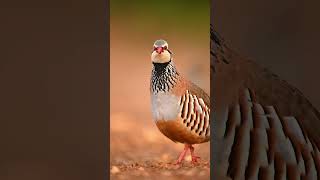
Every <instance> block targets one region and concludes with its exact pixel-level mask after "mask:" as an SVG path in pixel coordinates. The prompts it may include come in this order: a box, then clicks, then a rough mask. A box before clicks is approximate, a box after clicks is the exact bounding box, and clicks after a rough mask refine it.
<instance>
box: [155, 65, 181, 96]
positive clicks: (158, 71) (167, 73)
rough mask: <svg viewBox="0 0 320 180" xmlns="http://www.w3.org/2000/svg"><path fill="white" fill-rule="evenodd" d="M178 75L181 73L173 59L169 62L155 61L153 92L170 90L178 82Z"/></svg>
mask: <svg viewBox="0 0 320 180" xmlns="http://www.w3.org/2000/svg"><path fill="white" fill-rule="evenodd" d="M178 77H179V73H178V71H177V69H176V67H175V65H174V63H173V61H172V60H170V61H169V62H167V63H153V69H152V76H151V84H150V86H151V92H152V93H153V94H157V93H159V92H169V91H170V90H171V89H172V88H173V87H174V86H175V85H176V84H177V81H178Z"/></svg>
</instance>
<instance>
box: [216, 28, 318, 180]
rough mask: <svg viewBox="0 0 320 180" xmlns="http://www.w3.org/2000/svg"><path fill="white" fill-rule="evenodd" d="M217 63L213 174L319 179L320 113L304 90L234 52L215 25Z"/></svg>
mask: <svg viewBox="0 0 320 180" xmlns="http://www.w3.org/2000/svg"><path fill="white" fill-rule="evenodd" d="M211 61H212V62H211V64H212V66H211V70H212V77H211V80H212V81H211V85H212V87H211V89H212V90H213V92H214V93H213V95H214V97H213V98H214V100H215V101H214V107H215V109H214V114H215V119H214V120H213V124H214V126H213V127H214V129H213V132H212V133H213V142H212V144H213V148H214V149H213V152H214V153H213V157H212V160H213V164H214V165H215V167H217V168H216V169H215V171H214V172H215V174H214V175H213V176H214V177H225V178H230V179H231V178H232V179H249V178H250V177H252V179H258V178H259V179H300V178H301V179H319V178H320V161H319V147H320V146H319V139H320V130H319V129H320V116H319V113H318V111H317V110H316V109H315V108H314V107H313V106H312V105H311V104H310V103H309V101H308V100H307V99H306V98H305V97H304V96H303V95H302V93H301V92H300V91H298V90H297V89H296V88H294V87H292V86H290V85H289V84H288V83H286V82H285V81H283V80H280V79H279V78H278V77H277V76H276V75H274V74H272V73H271V72H269V71H268V70H266V69H264V68H261V67H260V66H258V65H257V64H256V63H254V62H253V61H250V60H247V59H245V58H242V57H241V56H239V55H238V54H236V53H235V52H233V51H232V50H231V49H230V48H229V47H228V46H226V44H225V43H224V41H223V40H222V38H221V37H220V36H219V35H218V34H217V33H216V32H215V31H214V30H213V29H211ZM243 89H246V90H245V91H244V93H240V94H241V95H239V91H240V92H241V91H242V90H243ZM259 103H261V104H259Z"/></svg>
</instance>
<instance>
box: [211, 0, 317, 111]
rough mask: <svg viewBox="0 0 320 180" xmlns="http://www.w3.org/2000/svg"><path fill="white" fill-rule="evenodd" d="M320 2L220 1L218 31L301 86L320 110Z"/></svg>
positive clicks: (215, 10)
mask: <svg viewBox="0 0 320 180" xmlns="http://www.w3.org/2000/svg"><path fill="white" fill-rule="evenodd" d="M319 7H320V1H317V0H308V1H299V0H281V1H278V0H260V1H253V0H242V1H236V0H214V1H213V16H214V18H213V21H214V26H215V28H216V30H217V31H218V32H219V33H220V34H221V35H222V37H224V39H225V40H226V41H227V42H228V44H229V45H230V46H231V47H232V48H233V49H234V50H236V51H237V52H238V53H239V54H241V55H244V56H246V57H249V58H251V59H253V60H255V61H257V62H258V63H259V64H260V65H262V66H264V67H267V68H268V69H271V70H272V71H273V72H274V73H275V74H277V75H279V76H280V77H281V78H282V79H284V80H286V81H288V82H289V83H290V84H292V85H294V86H295V87H297V88H298V89H299V90H301V91H302V92H303V94H304V95H305V96H306V97H307V98H308V99H309V100H310V101H311V103H312V104H313V105H314V106H315V107H316V108H317V109H318V110H320V95H319V92H320V84H319V80H318V79H319V77H320V71H319V67H320V56H319V42H320V23H319V17H320V11H319Z"/></svg>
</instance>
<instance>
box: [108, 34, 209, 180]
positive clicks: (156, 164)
mask: <svg viewBox="0 0 320 180" xmlns="http://www.w3.org/2000/svg"><path fill="white" fill-rule="evenodd" d="M119 33H120V32H119V31H116V30H113V29H111V49H110V50H111V62H110V65H111V67H110V68H111V75H110V76H111V79H110V83H111V94H110V98H111V109H110V112H111V117H110V120H111V121H110V133H111V134H110V146H111V149H110V167H111V168H110V176H111V179H114V180H116V179H130V180H131V179H153V180H156V179H185V180H187V179H209V178H210V169H209V167H210V165H209V162H210V149H209V147H210V144H209V143H204V144H200V145H195V153H196V155H199V156H200V157H201V160H200V162H199V164H197V165H192V163H191V162H190V161H191V157H190V155H189V154H188V157H187V160H186V161H185V162H184V164H183V166H182V167H177V166H175V165H173V164H172V163H173V162H174V161H175V160H176V159H177V158H178V155H179V153H180V152H181V151H182V150H183V148H184V145H183V144H179V143H174V142H173V141H171V140H169V139H168V138H166V137H165V136H164V135H162V134H161V132H160V131H159V130H158V129H157V127H156V125H155V123H154V121H153V120H152V118H151V107H150V92H149V82H150V74H151V69H152V64H151V61H150V53H151V50H152V45H153V42H154V40H155V38H152V37H151V38H150V39H146V40H145V41H140V42H139V43H137V42H134V43H133V42H128V40H127V38H126V37H123V35H122V36H118V34H119ZM168 38H169V39H167V41H168V43H169V48H170V47H171V48H170V49H171V50H172V51H173V53H174V57H175V64H176V65H177V67H178V69H179V71H180V72H181V73H182V74H184V75H186V76H187V77H188V78H190V79H191V80H192V81H194V82H195V83H196V84H198V85H199V86H200V87H202V88H203V89H204V90H205V91H206V92H209V85H210V84H209V78H210V76H209V73H210V72H209V53H208V52H209V45H208V46H206V45H205V44H204V45H203V46H202V47H199V46H192V45H190V46H188V50H185V49H183V48H182V47H183V46H182V44H179V43H177V42H179V39H176V38H170V37H168ZM171 44H172V45H171ZM191 44H192V43H191ZM191 50H192V51H191ZM195 58H197V59H195Z"/></svg>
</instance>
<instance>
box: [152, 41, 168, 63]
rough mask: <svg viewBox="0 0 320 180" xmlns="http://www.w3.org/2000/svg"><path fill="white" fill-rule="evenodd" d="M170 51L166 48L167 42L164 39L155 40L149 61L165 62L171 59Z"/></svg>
mask: <svg viewBox="0 0 320 180" xmlns="http://www.w3.org/2000/svg"><path fill="white" fill-rule="evenodd" d="M171 56H172V53H171V51H170V50H169V49H168V43H167V42H166V41H165V40H162V39H160V40H156V42H154V44H153V51H152V54H151V61H152V62H153V63H167V62H169V61H170V60H171V58H172V57H171Z"/></svg>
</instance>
